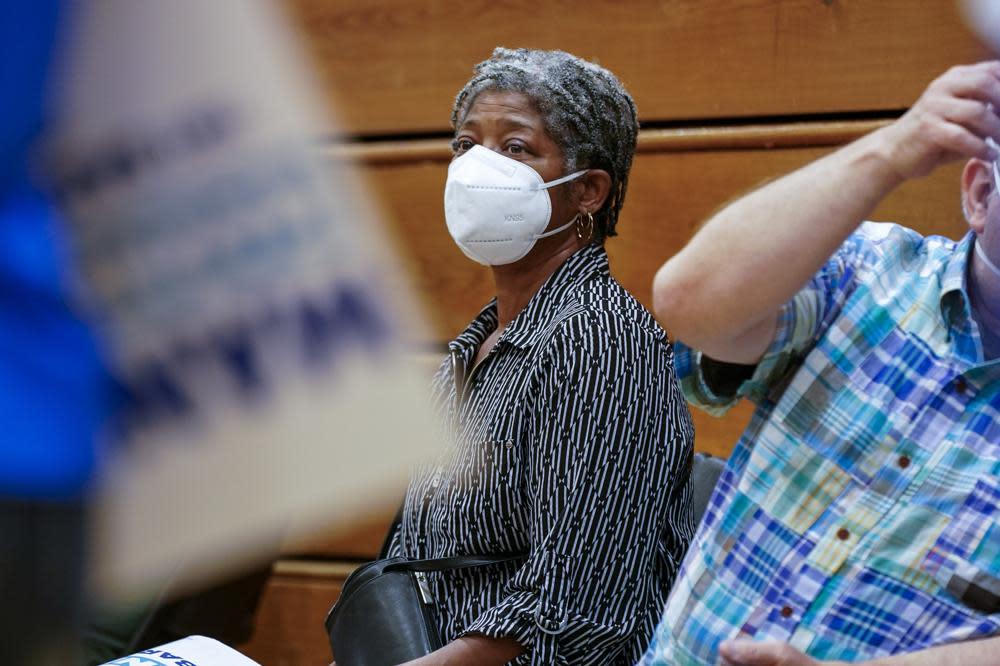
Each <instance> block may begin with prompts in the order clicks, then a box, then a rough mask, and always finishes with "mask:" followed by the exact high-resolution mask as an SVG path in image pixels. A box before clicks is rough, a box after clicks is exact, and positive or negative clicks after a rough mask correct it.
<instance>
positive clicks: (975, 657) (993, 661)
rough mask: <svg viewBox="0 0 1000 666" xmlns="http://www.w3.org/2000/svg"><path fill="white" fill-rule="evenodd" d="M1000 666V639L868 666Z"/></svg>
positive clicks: (928, 650) (929, 651) (960, 644)
mask: <svg viewBox="0 0 1000 666" xmlns="http://www.w3.org/2000/svg"><path fill="white" fill-rule="evenodd" d="M973 665H974V666H1000V637H993V638H985V639H983V640H978V641H969V642H967V643H955V644H953V645H942V646H940V647H935V648H930V649H927V650H921V651H920V652H911V653H910V654H899V655H895V656H892V657H884V658H882V659H875V660H873V661H870V662H867V664H866V666H973Z"/></svg>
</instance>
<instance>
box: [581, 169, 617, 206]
mask: <svg viewBox="0 0 1000 666" xmlns="http://www.w3.org/2000/svg"><path fill="white" fill-rule="evenodd" d="M576 185H577V187H578V188H579V189H578V191H579V192H580V204H579V205H580V209H581V210H584V211H587V212H589V213H596V212H597V211H599V210H600V209H601V206H603V205H604V202H605V201H606V200H607V198H608V193H609V192H611V175H610V174H608V172H607V171H605V170H604V169H590V170H589V171H587V173H585V174H584V175H583V176H582V177H580V179H579V180H577V181H576Z"/></svg>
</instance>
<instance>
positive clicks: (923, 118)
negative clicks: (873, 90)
mask: <svg viewBox="0 0 1000 666" xmlns="http://www.w3.org/2000/svg"><path fill="white" fill-rule="evenodd" d="M998 110H1000V62H997V61H989V62H981V63H978V64H975V65H963V66H958V67H952V68H951V69H949V70H948V71H947V72H945V73H944V74H942V75H941V76H939V77H938V78H937V79H935V80H934V81H933V82H932V83H931V84H930V85H929V86H927V89H926V90H925V91H924V93H923V95H921V96H920V99H918V100H917V102H916V103H915V104H914V105H913V106H912V107H910V110H909V111H907V112H906V113H905V114H904V115H903V116H902V117H901V118H900V119H899V120H897V121H896V122H895V123H893V124H892V125H890V126H888V127H886V128H884V129H883V130H881V134H882V136H883V138H884V139H885V140H886V147H887V149H888V156H889V160H890V164H891V165H892V166H893V168H894V170H895V171H896V174H897V175H898V176H899V178H900V180H901V181H902V180H907V179H909V178H916V177H920V176H926V175H927V174H929V173H930V172H931V171H933V170H934V169H935V168H936V167H938V166H940V165H941V164H944V163H946V162H951V161H953V160H957V159H963V158H964V159H968V158H972V157H978V158H979V159H982V160H987V161H992V160H994V159H996V158H997V154H996V151H995V150H994V149H993V148H991V147H990V146H989V145H988V144H987V141H986V139H987V138H992V139H994V140H997V141H1000V116H998V115H997V111H998Z"/></svg>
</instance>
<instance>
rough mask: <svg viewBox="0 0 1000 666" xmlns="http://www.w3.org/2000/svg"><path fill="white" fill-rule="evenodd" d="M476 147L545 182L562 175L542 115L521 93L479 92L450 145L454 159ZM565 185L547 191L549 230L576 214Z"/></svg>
mask: <svg viewBox="0 0 1000 666" xmlns="http://www.w3.org/2000/svg"><path fill="white" fill-rule="evenodd" d="M475 145H480V146H483V147H484V148H489V149H490V150H494V151H496V152H498V153H500V154H501V155H503V156H505V157H509V158H511V159H513V160H517V161H518V162H524V163H525V164H527V165H528V166H530V167H531V168H532V169H534V170H535V171H537V172H538V174H539V175H540V176H541V177H542V180H544V181H545V182H549V181H550V180H555V179H556V178H559V177H560V176H563V175H565V174H564V173H563V153H562V150H561V149H560V148H559V146H558V145H557V144H556V143H555V141H553V140H552V138H551V137H550V136H549V135H548V133H547V132H546V131H545V125H544V123H543V122H542V115H541V114H540V113H539V112H538V111H537V110H536V109H535V105H534V104H533V103H532V101H531V99H530V98H529V97H528V96H527V95H524V94H522V93H518V92H500V91H495V90H487V91H484V92H481V93H479V95H478V96H477V97H476V99H475V101H474V102H473V103H472V107H471V108H470V109H469V112H468V113H467V114H466V116H465V119H464V120H463V121H462V124H461V125H459V127H458V129H457V131H456V132H455V140H454V142H453V143H452V147H453V148H454V151H455V157H459V156H461V155H464V154H465V152H466V151H467V150H469V149H470V148H472V147H473V146H475ZM568 186H569V184H568V183H567V184H563V185H558V186H556V187H553V188H551V189H550V190H549V195H550V197H551V199H552V218H551V220H550V221H549V226H548V228H554V227H558V226H560V225H562V224H565V223H566V222H568V221H569V219H570V218H571V217H572V216H574V215H576V210H575V208H574V207H573V206H572V202H571V201H570V197H569V196H567V194H566V193H567V192H568V191H569V190H568Z"/></svg>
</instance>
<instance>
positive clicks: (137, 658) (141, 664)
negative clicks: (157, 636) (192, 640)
mask: <svg viewBox="0 0 1000 666" xmlns="http://www.w3.org/2000/svg"><path fill="white" fill-rule="evenodd" d="M143 655H151V656H149V657H146V656H143ZM152 655H158V656H159V659H153V658H152ZM161 659H165V660H166V661H160V660H161ZM108 666H198V665H197V664H195V663H194V662H191V661H188V660H187V659H185V658H184V657H181V656H178V655H176V654H171V653H170V652H166V651H163V650H157V649H151V650H143V651H142V652H139V653H137V654H133V655H131V656H129V657H124V658H122V659H117V660H115V661H111V662H108Z"/></svg>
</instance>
